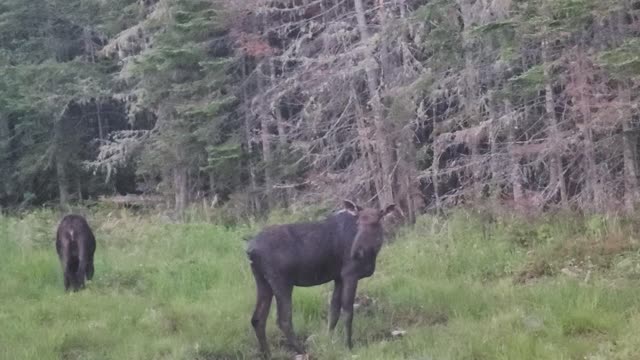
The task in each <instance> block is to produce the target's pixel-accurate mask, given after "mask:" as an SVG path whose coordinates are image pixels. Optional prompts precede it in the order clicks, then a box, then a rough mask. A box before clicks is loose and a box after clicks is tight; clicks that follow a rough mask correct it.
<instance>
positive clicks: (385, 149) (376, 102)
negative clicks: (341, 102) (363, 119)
mask: <svg viewBox="0 0 640 360" xmlns="http://www.w3.org/2000/svg"><path fill="white" fill-rule="evenodd" d="M354 5H355V9H356V19H357V21H358V28H359V31H360V37H361V39H362V42H364V43H367V42H368V41H369V39H370V36H369V31H368V29H367V22H366V19H365V15H364V14H365V12H364V7H363V5H362V0H354ZM370 46H371V44H367V47H368V48H369V47H370ZM366 57H367V58H366V61H367V66H366V74H367V88H368V90H369V101H370V103H371V107H372V109H373V121H374V126H375V139H376V148H377V150H378V156H379V158H380V169H379V171H380V172H382V174H374V176H380V177H381V178H382V179H383V182H382V189H379V193H378V203H379V205H380V206H386V205H387V204H391V203H393V201H394V200H393V198H394V197H393V188H394V186H393V182H394V174H393V172H394V171H393V151H394V149H393V148H392V146H391V142H390V141H389V139H388V138H387V135H388V133H389V130H388V129H387V127H386V124H385V121H384V113H383V106H382V101H381V99H380V93H379V91H378V85H379V81H378V74H377V72H376V69H375V68H374V66H373V64H376V66H377V62H376V60H375V57H374V56H373V53H372V50H371V49H370V48H369V49H368V50H367V55H366Z"/></svg>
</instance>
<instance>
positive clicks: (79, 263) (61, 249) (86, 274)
mask: <svg viewBox="0 0 640 360" xmlns="http://www.w3.org/2000/svg"><path fill="white" fill-rule="evenodd" d="M95 250H96V240H95V238H94V236H93V232H92V231H91V228H90V227H89V224H87V221H86V220H85V218H84V217H82V216H80V215H67V216H65V217H64V218H63V219H62V221H60V225H58V231H57V234H56V251H57V252H58V258H59V259H60V265H61V266H62V272H63V274H64V289H65V291H69V290H70V289H71V290H73V291H77V290H80V289H82V288H84V283H85V279H87V280H91V278H93V254H94V252H95Z"/></svg>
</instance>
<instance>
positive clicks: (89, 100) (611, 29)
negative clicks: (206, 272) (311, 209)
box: [0, 0, 640, 223]
mask: <svg viewBox="0 0 640 360" xmlns="http://www.w3.org/2000/svg"><path fill="white" fill-rule="evenodd" d="M639 33H640V2H638V1H635V0H527V1H525V0H353V1H351V0H256V1H234V0H114V1H108V2H107V1H102V0H31V1H23V0H4V1H3V2H2V3H1V4H0V168H1V169H2V171H1V172H0V206H1V207H2V208H3V209H5V210H6V209H26V208H30V207H33V206H41V205H57V204H61V205H66V204H70V203H71V204H73V203H83V202H84V203H86V202H91V201H96V200H98V199H102V200H105V201H106V200H108V199H114V198H117V197H118V196H124V195H127V196H137V197H138V198H142V199H145V201H148V202H150V203H152V204H153V205H154V206H158V207H160V208H165V209H167V210H170V211H174V212H175V213H176V214H181V213H182V212H183V211H184V210H185V209H188V208H189V207H193V206H201V207H209V208H210V207H220V208H222V209H223V210H224V211H225V212H226V213H228V214H232V215H233V216H238V217H242V216H250V215H256V214H261V213H265V212H267V211H269V210H270V209H275V208H291V207H294V208H300V207H304V206H307V205H310V204H325V203H335V201H337V200H338V199H342V198H353V199H360V201H361V202H362V203H364V204H372V205H377V206H384V205H385V204H388V203H391V202H394V203H396V204H397V205H398V209H399V210H398V212H399V213H400V214H401V215H402V218H403V220H404V221H405V222H409V223H411V222H413V221H415V218H416V216H417V215H419V214H422V213H425V212H433V211H435V212H439V211H441V210H443V209H448V208H452V207H455V206H457V205H462V204H464V206H467V207H480V208H483V209H491V210H494V211H497V210H498V209H508V210H510V211H511V210H514V211H520V212H524V213H526V214H530V213H538V212H541V211H545V210H548V209H571V210H577V211H580V212H587V213H611V212H614V213H622V212H626V213H631V212H633V211H634V210H635V207H637V203H638V193H639V191H640V184H639V180H638V168H637V167H638V159H637V158H638V156H637V154H638V150H639V147H638V141H637V140H638V126H639V122H640V117H639V113H640V112H639V107H638V104H639V99H638V96H639V94H640V92H639V91H638V86H639V82H638V80H639V79H640V78H639V75H640V55H639V54H640V40H639V38H638V34H639Z"/></svg>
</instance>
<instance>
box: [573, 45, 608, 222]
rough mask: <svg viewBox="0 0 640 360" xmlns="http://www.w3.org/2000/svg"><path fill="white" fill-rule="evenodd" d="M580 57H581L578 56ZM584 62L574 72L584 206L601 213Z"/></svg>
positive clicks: (601, 200)
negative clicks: (580, 133) (583, 175)
mask: <svg viewBox="0 0 640 360" xmlns="http://www.w3.org/2000/svg"><path fill="white" fill-rule="evenodd" d="M579 56H580V57H582V56H583V55H579ZM583 61H584V60H583V59H582V58H580V59H579V60H578V62H579V68H578V70H577V71H576V83H577V86H578V88H579V89H582V90H581V93H580V95H579V97H578V99H575V100H577V101H575V103H576V104H577V105H578V110H579V112H580V113H581V115H582V126H581V129H580V130H581V132H582V135H583V138H584V140H583V142H582V146H583V149H584V169H585V176H586V178H585V184H586V190H587V192H588V194H589V197H588V199H587V201H588V202H589V205H586V204H585V205H586V207H587V208H589V207H590V208H591V209H592V210H593V211H601V210H603V206H604V203H603V200H604V199H603V193H602V189H601V184H600V176H599V174H598V167H597V166H598V165H597V163H596V150H595V145H594V143H593V130H592V128H591V125H592V124H591V122H592V120H593V118H592V117H591V109H590V105H589V99H588V94H587V89H588V87H589V84H588V82H587V79H586V74H585V72H586V71H587V69H586V66H583V65H584V62H583Z"/></svg>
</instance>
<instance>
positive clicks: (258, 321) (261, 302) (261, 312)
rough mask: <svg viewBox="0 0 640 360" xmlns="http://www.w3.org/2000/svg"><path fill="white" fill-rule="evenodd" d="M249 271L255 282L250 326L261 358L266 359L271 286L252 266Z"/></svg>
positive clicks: (267, 354)
mask: <svg viewBox="0 0 640 360" xmlns="http://www.w3.org/2000/svg"><path fill="white" fill-rule="evenodd" d="M251 270H252V271H253V277H254V278H255V280H256V293H257V294H256V308H255V310H254V311H253V316H252V317H251V326H253V330H254V331H255V333H256V337H257V338H258V343H259V344H260V352H262V354H263V356H264V357H266V358H268V357H269V356H270V354H269V345H268V344H267V334H266V329H267V318H268V317H269V310H270V308H271V300H272V299H273V290H272V289H271V286H270V285H269V283H268V282H267V280H265V278H264V277H263V276H262V275H261V274H260V273H259V272H258V270H256V269H255V268H254V267H253V266H251Z"/></svg>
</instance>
